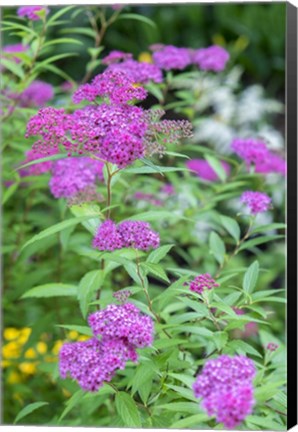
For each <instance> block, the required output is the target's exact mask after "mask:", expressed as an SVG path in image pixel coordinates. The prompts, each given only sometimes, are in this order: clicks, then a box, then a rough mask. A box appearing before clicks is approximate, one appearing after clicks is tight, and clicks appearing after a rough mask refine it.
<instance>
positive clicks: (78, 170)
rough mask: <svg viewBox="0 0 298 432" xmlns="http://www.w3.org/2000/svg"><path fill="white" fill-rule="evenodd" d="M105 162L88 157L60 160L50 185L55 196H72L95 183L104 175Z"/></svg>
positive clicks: (54, 168)
mask: <svg viewBox="0 0 298 432" xmlns="http://www.w3.org/2000/svg"><path fill="white" fill-rule="evenodd" d="M102 168H103V164H102V163H101V162H100V161H95V160H94V159H91V158H86V157H78V158H75V157H72V158H67V159H61V160H58V161H57V162H56V163H55V165H54V167H53V175H52V178H51V180H50V183H49V186H50V190H51V192H52V194H53V195H54V197H55V198H70V197H73V196H75V195H77V194H78V193H79V192H82V191H84V190H85V189H86V188H88V187H90V186H93V185H95V182H96V179H97V178H100V179H101V176H102Z"/></svg>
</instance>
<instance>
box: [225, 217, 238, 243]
mask: <svg viewBox="0 0 298 432" xmlns="http://www.w3.org/2000/svg"><path fill="white" fill-rule="evenodd" d="M220 221H221V223H222V225H223V226H224V228H225V229H226V230H227V231H228V233H229V234H231V236H232V237H233V238H234V239H235V240H236V243H238V242H239V240H240V227H239V225H238V223H237V222H236V221H235V219H232V218H230V217H228V216H220Z"/></svg>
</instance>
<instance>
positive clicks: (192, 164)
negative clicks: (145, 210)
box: [186, 159, 231, 181]
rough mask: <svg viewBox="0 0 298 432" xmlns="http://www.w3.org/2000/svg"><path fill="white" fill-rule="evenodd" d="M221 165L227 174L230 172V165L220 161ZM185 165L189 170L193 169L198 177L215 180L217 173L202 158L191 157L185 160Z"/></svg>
mask: <svg viewBox="0 0 298 432" xmlns="http://www.w3.org/2000/svg"><path fill="white" fill-rule="evenodd" d="M221 165H222V167H223V168H224V170H225V172H226V173H227V175H229V174H230V172H231V168H230V165H229V164H228V163H227V162H225V161H221ZM186 166H187V168H188V169H189V170H190V171H194V172H195V173H196V174H197V176H198V177H200V178H201V179H203V180H207V181H217V180H218V175H217V174H216V172H215V171H214V169H213V168H212V167H211V165H210V164H209V163H208V162H207V161H206V160H204V159H192V160H189V161H187V162H186Z"/></svg>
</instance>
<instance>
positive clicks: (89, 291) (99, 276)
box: [78, 270, 104, 318]
mask: <svg viewBox="0 0 298 432" xmlns="http://www.w3.org/2000/svg"><path fill="white" fill-rule="evenodd" d="M103 280H104V273H103V271H102V270H92V271H90V272H88V273H86V274H85V276H84V277H83V278H82V279H81V281H80V283H79V287H78V300H79V303H80V309H81V312H82V315H83V318H86V315H87V312H88V305H89V303H90V301H91V300H92V296H93V294H94V292H95V291H97V290H98V289H100V288H101V286H102V283H103Z"/></svg>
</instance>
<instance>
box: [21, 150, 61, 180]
mask: <svg viewBox="0 0 298 432" xmlns="http://www.w3.org/2000/svg"><path fill="white" fill-rule="evenodd" d="M53 154H54V153H53ZM44 157H45V155H44V154H39V153H36V152H34V151H33V150H28V151H27V152H26V159H25V160H24V161H23V162H22V165H25V164H26V163H29V162H32V161H36V160H38V159H42V158H44ZM52 167H53V162H52V161H47V162H40V163H38V164H34V165H30V166H28V167H26V168H23V169H21V170H20V175H21V177H25V176H35V175H40V174H44V173H46V172H49V171H51V169H52Z"/></svg>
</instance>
